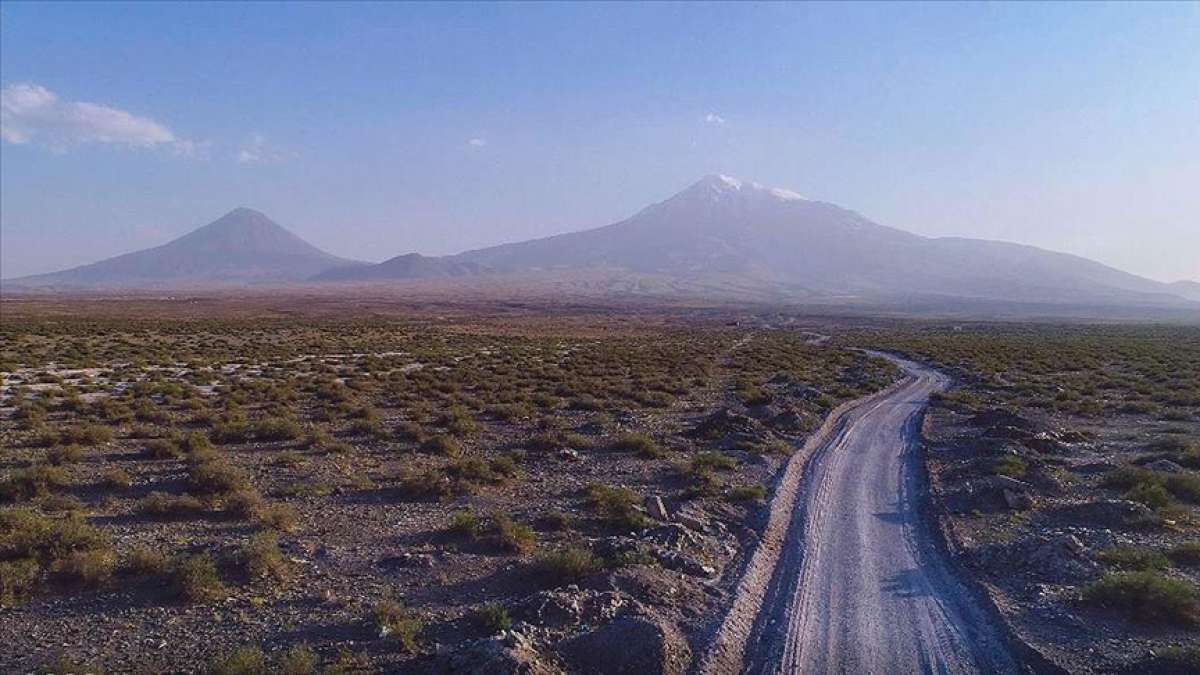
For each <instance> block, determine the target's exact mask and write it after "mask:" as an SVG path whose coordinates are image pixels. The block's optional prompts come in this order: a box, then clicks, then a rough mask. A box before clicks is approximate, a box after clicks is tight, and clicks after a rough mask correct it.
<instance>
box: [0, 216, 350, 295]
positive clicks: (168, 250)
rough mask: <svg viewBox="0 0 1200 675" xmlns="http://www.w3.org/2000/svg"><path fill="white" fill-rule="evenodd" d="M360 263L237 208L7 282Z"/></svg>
mask: <svg viewBox="0 0 1200 675" xmlns="http://www.w3.org/2000/svg"><path fill="white" fill-rule="evenodd" d="M361 264H365V263H358V262H356V261H353V260H347V259H345V258H339V257H337V256H334V255H331V254H329V253H326V252H325V251H322V250H321V249H319V248H317V247H315V246H313V245H311V244H309V243H308V242H306V241H304V240H303V239H301V238H300V237H297V236H296V235H294V234H292V233H291V232H289V231H288V230H286V229H284V228H283V227H281V226H279V225H277V224H276V223H274V222H273V221H272V220H271V219H270V218H268V217H266V216H265V215H263V214H262V213H259V212H258V211H255V210H253V209H246V208H239V209H234V210H233V211H230V212H229V213H227V214H225V215H224V216H221V217H220V218H218V219H217V220H215V221H213V222H211V223H209V224H208V225H205V226H203V227H200V228H199V229H196V230H193V231H192V232H190V233H188V234H186V235H184V236H182V237H179V238H178V239H175V240H173V241H170V242H168V243H166V244H163V245H162V246H157V247H155V248H149V249H144V250H141V251H135V252H133V253H126V254H125V255H119V256H116V257H115V258H108V259H107V260H101V261H100V262H95V263H92V264H90V265H83V266H80V267H73V268H71V269H68V270H63V271H61V272H52V273H50V274H39V275H34V276H28V277H21V278H18V279H11V280H7V281H6V282H5V286H6V287H10V288H11V287H55V288H58V287H65V288H70V287H126V288H143V287H144V288H155V287H161V286H176V285H187V284H196V285H199V284H241V283H261V282H287V281H300V280H303V279H307V278H309V277H311V276H313V275H314V274H320V273H321V272H324V271H326V270H329V269H332V268H335V267H340V268H347V267H353V266H355V265H361Z"/></svg>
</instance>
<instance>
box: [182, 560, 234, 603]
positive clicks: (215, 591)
mask: <svg viewBox="0 0 1200 675" xmlns="http://www.w3.org/2000/svg"><path fill="white" fill-rule="evenodd" d="M172 581H173V583H174V586H175V591H176V593H177V594H178V595H179V596H180V597H181V598H183V599H184V600H187V601H188V602H212V601H214V600H219V599H221V598H222V597H223V596H224V595H225V584H223V583H222V582H221V575H220V573H219V572H218V571H217V564H216V562H214V561H213V559H212V556H210V555H208V554H207V553H198V554H196V555H193V556H188V557H185V558H183V559H182V560H180V561H178V562H177V563H176V564H175V565H174V573H173V575H172Z"/></svg>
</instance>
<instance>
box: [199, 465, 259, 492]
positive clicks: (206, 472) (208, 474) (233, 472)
mask: <svg viewBox="0 0 1200 675" xmlns="http://www.w3.org/2000/svg"><path fill="white" fill-rule="evenodd" d="M188 483H189V484H190V485H191V486H192V489H193V490H195V491H196V492H197V493H199V494H203V495H212V494H216V495H220V494H229V493H232V492H240V491H242V490H246V489H248V488H249V487H250V479H249V477H248V476H247V475H246V472H245V471H243V470H242V469H240V468H238V467H236V466H233V465H232V464H229V463H228V462H226V461H224V460H221V459H208V460H205V461H201V462H198V463H195V464H192V465H191V466H190V467H188Z"/></svg>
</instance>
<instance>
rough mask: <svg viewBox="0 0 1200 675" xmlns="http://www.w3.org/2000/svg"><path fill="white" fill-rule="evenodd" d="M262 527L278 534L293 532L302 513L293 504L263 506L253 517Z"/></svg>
mask: <svg viewBox="0 0 1200 675" xmlns="http://www.w3.org/2000/svg"><path fill="white" fill-rule="evenodd" d="M252 518H253V520H254V522H255V523H257V524H258V525H259V526H260V527H264V528H266V529H268V530H275V531H277V532H291V531H292V530H294V529H296V524H297V523H298V522H299V521H300V512H299V511H297V510H296V507H294V506H292V505H291V504H263V505H262V506H260V507H259V508H258V509H257V510H256V511H255V512H254V514H253V516H252Z"/></svg>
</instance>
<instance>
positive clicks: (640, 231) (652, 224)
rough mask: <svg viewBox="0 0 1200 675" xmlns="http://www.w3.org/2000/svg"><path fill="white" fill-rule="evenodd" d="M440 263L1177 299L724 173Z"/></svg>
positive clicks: (1042, 256) (784, 288)
mask: <svg viewBox="0 0 1200 675" xmlns="http://www.w3.org/2000/svg"><path fill="white" fill-rule="evenodd" d="M426 260H432V259H426ZM440 260H442V261H443V262H444V263H446V264H451V263H453V264H461V263H471V264H474V265H477V266H478V267H480V268H482V269H486V270H491V271H492V272H495V273H503V274H509V275H528V274H531V273H541V272H559V273H567V274H569V273H572V272H575V273H578V272H580V271H582V270H587V269H603V270H608V271H616V272H622V271H623V272H626V273H630V274H633V275H654V276H655V277H656V278H665V279H669V280H674V281H675V282H680V283H681V285H683V286H686V287H690V288H704V289H711V290H712V292H714V293H719V291H720V288H721V287H722V286H727V285H730V284H733V285H736V286H738V287H739V288H743V289H744V288H759V289H762V290H763V291H764V292H769V293H770V295H772V296H774V297H779V296H780V295H781V294H784V295H789V296H792V297H799V296H800V295H803V296H804V297H814V296H822V295H823V296H854V297H862V298H875V299H886V298H903V297H912V296H948V297H959V298H972V299H985V300H1003V301H1018V302H1037V303H1046V302H1050V303H1055V302H1057V303H1085V304H1086V303H1096V304H1113V303H1117V304H1162V303H1165V304H1172V303H1179V302H1182V301H1181V300H1180V298H1179V297H1178V295H1176V294H1175V292H1173V289H1172V288H1171V287H1169V286H1168V285H1166V284H1161V283H1158V282H1155V281H1151V280H1149V279H1144V278H1142V277H1138V276H1135V275H1132V274H1127V273H1125V272H1121V271H1120V270H1116V269H1113V268H1111V267H1107V266H1105V265H1102V264H1100V263H1096V262H1093V261H1091V260H1087V259H1085V258H1080V257H1078V256H1073V255H1068V254H1064V253H1055V252H1051V251H1045V250H1042V249H1038V248H1035V247H1032V246H1023V245H1020V244H1011V243H1006V242H993V241H983V240H977V239H963V238H953V237H947V238H940V239H933V238H928V237H922V236H918V235H915V234H912V233H909V232H905V231H903V230H898V229H895V228H891V227H886V226H883V225H879V224H877V223H874V222H871V221H870V220H868V219H866V218H864V217H863V216H861V215H859V214H858V213H855V212H853V211H849V210H846V209H843V208H841V207H839V206H836V205H834V204H829V203H826V202H821V201H815V200H810V199H805V198H804V197H801V196H800V195H798V194H796V193H794V192H790V191H786V190H780V189H774V188H768V187H764V186H761V185H758V184H756V183H751V182H747V181H741V180H738V179H735V178H730V177H728V176H707V177H705V178H703V179H701V180H700V181H699V182H697V183H695V184H693V185H692V186H690V187H688V188H686V189H685V190H683V191H682V192H679V193H678V194H676V195H674V196H672V197H670V198H669V199H667V200H665V201H663V202H660V203H658V204H654V205H652V206H649V207H647V208H645V209H643V210H642V211H640V212H638V213H637V214H635V215H633V216H632V217H630V218H628V219H627V220H624V221H621V222H619V223H615V224H612V225H608V226H605V227H600V228H596V229H592V230H587V231H583V232H574V233H570V234H562V235H557V236H553V237H547V238H544V239H536V240H531V241H524V242H519V243H513V244H505V245H501V246H494V247H490V248H485V249H479V250H475V251H468V252H466V253H462V254H459V255H456V256H449V257H445V258H441V259H440ZM409 272H412V270H409ZM372 274H373V271H372V268H369V267H368V268H362V269H361V270H357V271H350V272H347V273H345V274H343V275H342V276H341V277H340V278H343V279H349V278H377V279H378V278H385V277H387V276H388V275H386V274H382V273H380V274H379V275H378V276H369V275H372ZM411 277H412V274H409V275H408V276H407V277H406V278H411ZM666 285H667V286H670V285H671V284H669V283H668V284H666Z"/></svg>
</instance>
